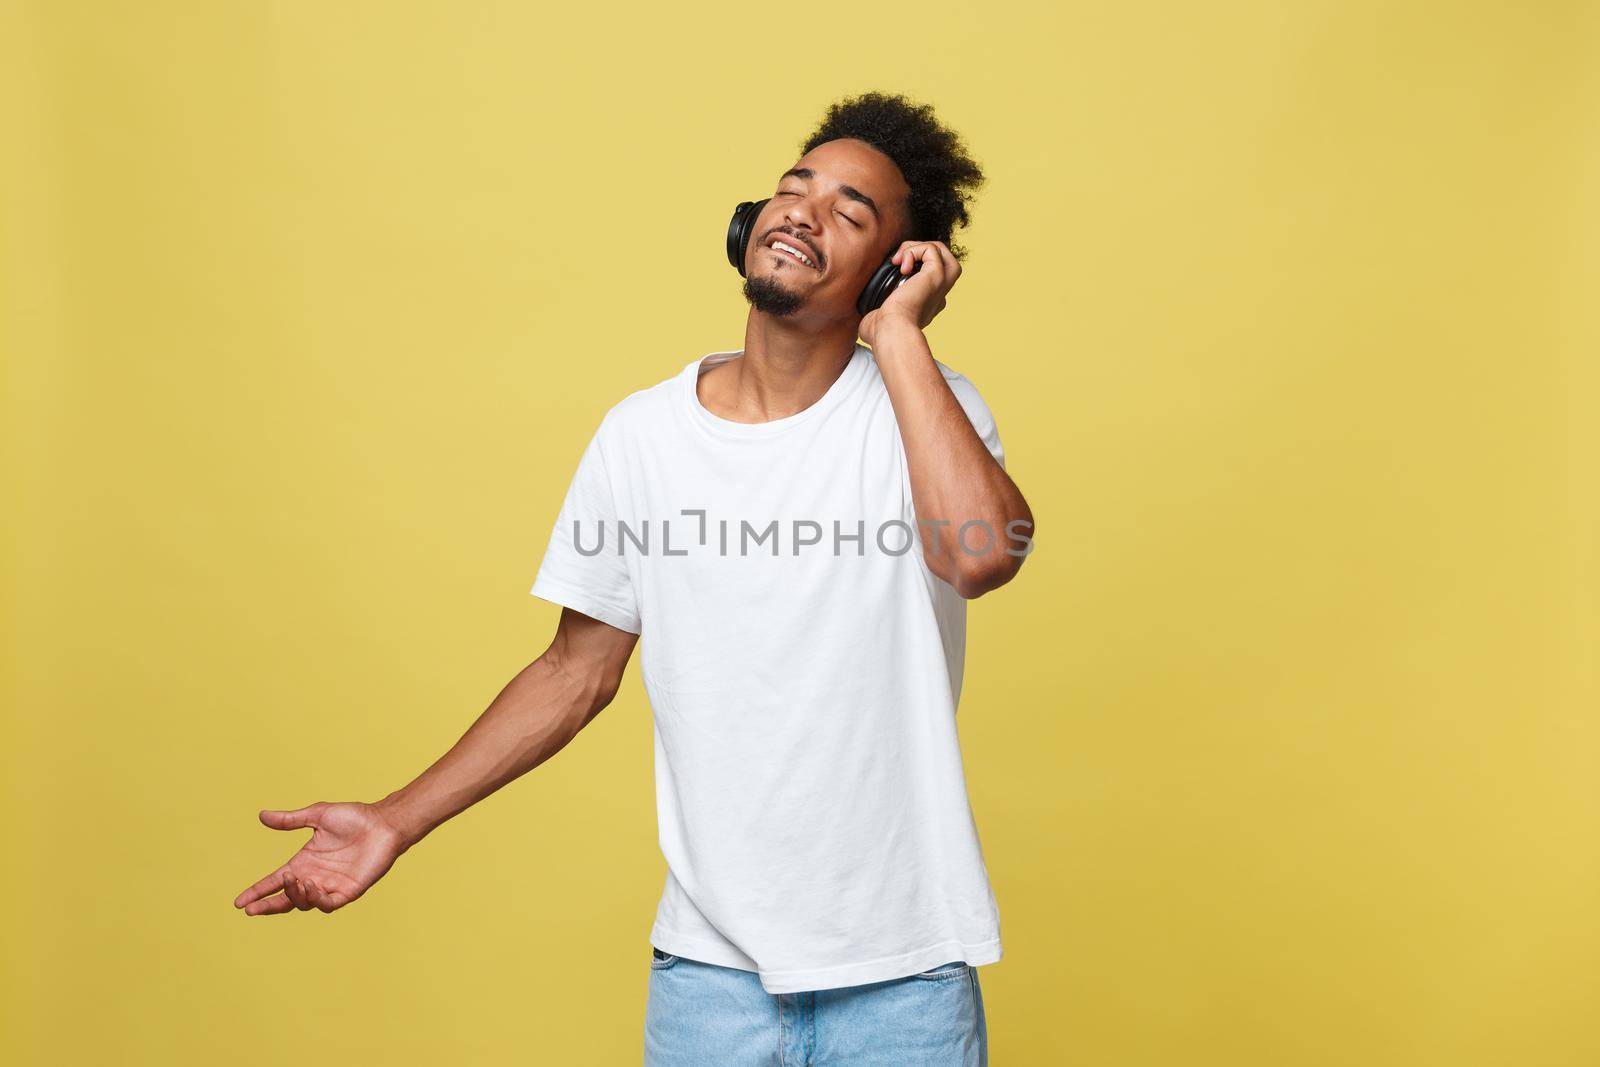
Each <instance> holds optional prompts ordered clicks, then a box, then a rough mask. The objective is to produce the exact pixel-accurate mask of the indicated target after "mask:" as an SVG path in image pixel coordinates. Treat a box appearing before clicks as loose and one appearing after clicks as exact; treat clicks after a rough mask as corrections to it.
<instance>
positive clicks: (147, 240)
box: [0, 2, 1600, 1067]
mask: <svg viewBox="0 0 1600 1067" xmlns="http://www.w3.org/2000/svg"><path fill="white" fill-rule="evenodd" d="M0 12H3V14H0V41H3V42H4V44H3V46H0V47H3V54H0V108H3V112H0V118H3V129H4V141H3V144H4V152H5V158H4V160H3V161H0V162H3V167H0V183H3V185H0V192H3V202H0V203H3V211H4V215H3V231H0V240H3V259H0V269H3V275H0V287H3V305H0V331H3V332H0V343H3V345H4V355H5V401H4V410H3V417H4V431H3V432H4V438H5V454H6V458H5V462H6V478H7V480H6V485H5V498H4V503H5V510H6V521H5V524H4V525H5V542H4V549H3V560H4V567H5V573H4V579H5V604H6V607H5V612H4V620H5V626H6V632H5V654H6V662H5V692H4V695H5V703H6V718H5V727H4V728H5V737H4V751H5V767H4V770H5V790H6V793H5V804H4V809H5V818H6V826H5V833H6V838H5V844H6V856H5V868H6V873H5V875H4V878H3V885H4V895H5V903H4V909H3V914H4V919H3V930H0V933H3V938H4V944H5V949H4V959H5V963H4V966H5V989H4V1001H3V1005H4V1007H3V1010H4V1018H3V1019H0V1032H3V1035H4V1036H3V1038H0V1042H3V1045H0V1058H4V1059H6V1060H7V1062H12V1063H30V1064H31V1063H41V1064H44V1063H49V1064H57V1063H60V1064H68V1063H73V1064H78V1063H138V1064H191V1063H192V1064H213V1063H231V1064H283V1063H310V1064H318V1065H322V1064H330V1063H353V1064H367V1063H374V1064H375V1063H396V1064H400V1063H405V1064H424V1063H434V1062H443V1063H474V1064H476V1063H484V1064H495V1063H541V1064H558V1063H559V1064H567V1063H572V1064H625V1063H637V1062H638V1057H639V1052H640V1045H641V1038H640V1033H641V1028H642V1020H643V1012H644V1003H645V1001H644V998H645V989H646V971H647V966H648V964H647V959H648V951H649V950H648V947H647V944H646V937H647V934H648V931H649V926H650V921H651V919H652V918H653V915H654V907H655V902H656V898H657V895H658V894H659V892H660V888H661V879H662V877H663V873H664V868H663V865H662V861H661V859H660V855H659V853H658V851H657V848H656V825H655V814H654V808H653V792H652V779H651V773H652V772H651V763H650V755H651V748H650V729H649V708H648V706H647V704H646V703H645V700H644V695H643V690H642V688H641V687H640V685H639V683H638V681H637V675H636V673H634V670H633V669H632V668H630V672H629V678H628V681H627V682H626V683H625V686H624V689H623V692H622V694H621V696H620V697H619V699H618V700H617V702H616V703H615V704H614V705H613V706H612V707H611V708H610V709H609V710H607V711H606V712H605V713H604V714H603V715H601V716H600V718H598V719H597V720H596V721H595V722H594V724H593V725H592V726H591V727H590V728H589V729H588V730H586V731H585V732H584V733H583V734H582V735H580V736H579V738H578V740H577V741H576V742H575V743H574V744H573V746H572V747H571V748H569V749H568V750H567V751H565V752H563V753H561V754H560V755H559V756H557V757H556V758H555V759H554V760H553V761H552V762H550V763H549V764H547V765H546V766H544V767H543V768H541V769H540V770H538V771H535V772H534V773H533V774H531V775H529V776H528V777H527V778H525V779H524V780H522V781H520V782H518V783H516V784H515V785H513V786H511V787H509V788H508V789H506V790H505V791H503V792H502V793H500V794H499V795H497V796H495V797H493V798H492V799H490V800H489V801H487V802H486V803H484V804H483V805H481V806H480V807H478V808H475V809H474V810H472V811H470V812H469V813H467V814H466V815H464V816H462V817H461V818H460V819H458V820H456V821H455V822H453V823H451V824H448V825H447V826H446V827H445V828H443V829H442V830H440V831H439V832H438V833H437V834H436V835H435V836H434V837H432V838H430V839H429V840H427V841H426V842H424V843H423V844H422V845H421V846H420V847H419V848H418V849H416V850H415V851H413V852H412V853H410V854H409V855H407V856H406V857H405V858H404V859H402V860H401V862H400V864H399V866H397V867H396V869H395V870H394V871H393V872H392V873H391V874H390V876H389V877H388V878H387V879H386V880H385V881H384V882H382V883H380V885H379V886H378V887H377V888H376V889H375V890H374V891H373V892H372V893H371V894H370V895H369V896H368V897H366V898H365V899H363V900H361V901H360V902H358V903H357V904H355V905H354V906H352V907H350V908H349V909H347V910H345V911H343V912H339V913H336V914H334V915H332V916H323V915H320V914H315V913H313V914H291V915H288V916H282V917H276V918H263V919H247V918H245V917H243V916H242V915H240V914H239V913H238V912H236V911H234V909H233V908H232V907H231V901H232V898H233V896H234V895H235V894H236V893H238V892H239V891H240V889H242V888H243V887H244V886H245V885H247V884H248V883H249V882H251V881H253V880H254V879H255V878H257V877H259V876H260V875H262V874H265V873H267V872H268V871H270V870H271V869H273V867H274V866H276V865H277V864H278V863H280V862H281V861H282V860H283V859H284V858H286V857H287V856H288V855H289V853H290V851H292V849H293V848H294V847H296V846H297V845H298V844H299V842H300V841H301V840H302V838H303V837H304V835H303V833H299V832H296V833H293V834H284V833H277V832H274V831H270V830H267V829H265V828H263V827H261V826H260V825H259V824H258V823H257V822H256V811H257V810H258V809H259V808H261V807H297V806H300V805H303V804H307V803H310V802H312V801H315V800H319V799H327V800H339V799H364V800H373V799H377V798H378V797H380V796H382V795H383V794H384V793H386V792H388V791H389V790H391V789H393V788H395V787H397V786H399V785H401V784H403V783H404V782H405V781H407V780H408V779H409V778H410V777H411V776H412V775H414V774H416V773H417V772H419V771H420V770H422V768H423V767H424V766H426V765H427V763H428V762H429V761H431V760H432V759H433V758H434V757H436V756H437V755H438V754H439V753H441V752H442V751H444V749H445V748H446V747H448V745H449V744H451V743H452V742H453V741H454V740H455V739H456V738H457V737H458V736H459V734H460V733H461V731H463V730H464V729H465V728H466V727H467V725H468V724H469V723H470V722H471V720H472V719H473V718H474V717H475V716H476V715H477V714H478V712H479V711H481V710H482V708H483V707H484V706H486V705H487V704H488V702H489V701H490V700H491V699H492V698H493V697H494V695H495V694H496V693H497V692H498V691H499V689H500V687H501V685H503V684H504V683H505V681H507V680H508V679H509V678H510V677H511V676H512V675H513V674H514V673H515V672H516V671H517V670H518V669H520V668H521V667H522V666H523V665H525V664H526V663H527V662H528V661H529V660H530V659H532V658H533V657H534V656H536V655H537V654H538V653H539V652H540V651H542V650H543V648H544V647H545V643H546V642H547V640H548V638H549V636H550V634H551V632H552V627H553V624H554V622H555V619H556V611H557V609H555V608H554V607H552V606H550V605H548V604H545V603H543V602H542V601H539V600H536V599H534V598H531V597H530V596H529V595H528V593H527V587H528V585H529V584H530V583H531V581H532V578H533V574H534V571H535V569H536V568H537V565H538V562H539V558H540V556H541V554H542V552H543V549H544V546H545V543H546V539H547V537H548V536H549V533H550V526H551V523H552V521H553V519H554V517H555V513H556V510H557V508H558V507H559V505H560V501H561V498H562V494H563V493H564V491H565V488H566V485H567V482H568V480H569V479H570V477H571V475H572V472H573V470H574V468H575V465H576V463H577V459H578V455H579V453H580V451H581V450H582V447H583V444H584V442H585V441H586V439H587V436H588V435H589V434H590V433H591V432H592V431H593V428H594V426H595V425H596V423H597V422H598V420H599V417H600V416H601V414H602V413H603V412H604V411H605V410H606V409H607V408H608V407H609V406H610V405H611V404H613V403H615V402H616V401H617V400H619V399H621V397H622V396H624V395H626V394H627V393H629V392H631V391H633V390H635V389H638V388H642V387H644V386H646V385H650V384H653V383H655V382H657V381H660V380H661V379H663V378H665V377H667V376H669V375H671V374H673V373H675V372H676V371H677V370H679V369H681V368H682V366H683V365H684V363H685V362H687V361H688V360H689V359H691V358H693V357H695V356H696V355H702V354H704V353H706V352H710V351H713V350H716V349H720V348H735V347H738V346H739V344H740V343H741V342H742V338H743V322H744V314H745V310H746V308H745V304H744V302H743V300H742V299H741V297H740V296H739V292H738V278H737V276H736V275H735V274H734V272H733V271H732V270H730V269H729V268H728V266H727V264H726V262H725V260H724V259H723V254H722V247H721V245H722V237H723V231H724V228H725V226H726V223H727V219H728V214H729V211H730V210H731V208H732V207H733V205H734V203H735V202H737V201H739V200H741V199H747V198H752V197H756V196H764V195H767V193H768V192H770V190H771V188H772V185H773V183H774V182H775V180H776V177H777V175H778V173H779V172H780V171H781V170H782V169H783V168H785V167H787V166H788V165H789V164H790V163H792V162H793V160H794V158H795V156H796V154H797V153H796V151H795V150H796V147H797V145H798V143H799V141H800V140H801V138H802V137H803V136H804V135H805V134H806V133H807V132H809V130H810V129H811V127H812V125H813V124H814V123H815V122H816V120H817V119H818V118H819V117H820V115H821V113H822V111H823V109H824V107H825V106H826V104H827V103H828V102H830V101H831V100H833V99H835V98H837V97H839V96H841V95H844V94H846V93H852V92H857V91H860V90H863V89H868V88H884V89H889V90H898V91H905V92H908V93H910V94H912V95H913V96H914V97H916V98H918V99H921V100H926V101H928V102H930V103H932V104H934V105H935V106H936V108H937V109H938V110H939V112H940V114H941V115H942V116H943V118H944V119H945V120H946V121H947V122H949V123H950V124H951V125H953V126H954V127H955V128H956V129H957V130H959V131H961V132H962V133H963V134H964V135H965V136H966V137H967V139H968V140H969V142H970V144H971V146H972V149H973V151H974V153H975V154H976V156H977V157H978V159H979V160H980V161H981V162H982V163H983V165H984V166H985V167H986V169H987V171H988V174H989V178H990V180H989V183H988V185H987V187H986V188H985V190H984V191H983V193H982V195H981V198H980V199H979V201H978V203H977V206H976V209H975V216H974V219H975V221H974V225H973V226H972V228H971V229H970V230H968V231H966V234H965V238H964V239H965V241H966V243H967V244H968V245H969V246H970V248H971V249H972V254H971V256H970V258H969V259H968V261H967V263H966V269H965V273H964V274H963V276H962V279H961V282H960V284H959V285H958V287H957V288H956V290H955V291H954V293H953V294H952V297H951V301H950V305H949V308H948V309H947V310H946V312H945V313H944V314H943V316H941V318H940V319H939V321H938V322H936V323H935V324H934V326H933V327H932V328H931V330H930V337H931V338H932V341H933V346H934V351H935V353H936V354H937V355H938V356H939V357H940V358H941V359H943V360H945V361H946V362H947V363H949V364H950V365H952V366H954V367H955V368H956V369H958V370H961V371H963V372H965V373H967V374H968V375H969V376H970V377H971V378H972V380H973V381H974V382H975V383H976V384H977V385H978V387H979V388H980V389H981V390H982V391H983V393H984V396H985V397H986V399H987V400H988V402H989V404H990V405H991V407H992V408H993V410H994V412H995V414H996V416H997V420H998V422H999V426H1000V431H1001V433H1002V435H1003V437H1004V441H1005V444H1006V448H1007V452H1008V457H1009V459H1010V469H1011V471H1012V473H1013V475H1014V476H1015V477H1016V478H1017V480H1018V482H1019V484H1020V485H1021V486H1022V487H1023V489H1024V491H1025V492H1026V494H1027V496H1028V498H1029V500H1030V502H1031V504H1032V506H1033V509H1034V511H1035V513H1036V514H1037V516H1038V519H1039V524H1040V539H1039V544H1038V550H1037V552H1036V554H1035V555H1034V557H1033V558H1032V560H1031V561H1030V563H1029V565H1028V566H1027V567H1026V568H1025V569H1024V571H1023V572H1022V575H1021V576H1020V578H1019V580H1018V581H1017V582H1016V583H1015V584H1013V585H1011V586H1009V587H1007V588H1005V589H1002V590H1000V591H998V592H996V593H994V594H992V595H990V596H988V597H985V598H983V599H982V600H980V601H978V602H976V603H974V604H973V606H972V609H971V626H972V631H971V639H970V660H969V669H968V681H967V688H966V691H965V694H964V700H963V704H962V710H961V717H960V722H961V726H962V734H963V743H964V746H965V754H966V761H967V770H968V779H969V785H970V793H971V796H972V800H973V804H974V807H975V811H976V815H977V819H978V824H979V828H980V831H981V834H982V839H983V842H984V848H985V855H986V858H987V860H988V862H989V865H990V871H991V874H992V876H993V880H994V885H995V890H996V893H997V895H998V899H999V902H1000V908H1001V921H1002V933H1003V937H1004V941H1005V957H1004V959H1003V960H1002V961H1001V962H1000V963H998V964H996V965H994V966H992V967H985V968H983V969H982V971H981V972H980V975H981V978H982V983H983V989H984V993H985V997H986V1005H987V1008H988V1012H989V1025H990V1032H991V1042H992V1054H993V1057H994V1059H993V1062H994V1063H995V1064H997V1065H998V1067H1016V1065H1022V1064H1081V1065H1086V1067H1087V1065H1093V1067H1145V1065H1149V1067H1171V1065H1176V1064H1182V1065H1185V1067H1210V1065H1218V1067H1223V1065H1227V1067H1239V1065H1263V1067H1266V1065H1272V1067H1279V1065H1294V1067H1322V1065H1341V1067H1345V1065H1348V1067H1358V1065H1359V1067H1388V1065H1394V1067H1402V1065H1403V1067H1417V1065H1435V1064H1437V1065H1448V1067H1476V1065H1508V1064H1515V1065H1517V1067H1557V1065H1560V1067H1569V1065H1570V1067H1579V1065H1593V1064H1595V1063H1597V1062H1600V1013H1597V1011H1596V1005H1597V993H1600V988H1597V987H1600V919H1597V902H1600V843H1597V842H1600V834H1597V829H1600V759H1597V753H1600V724H1597V700H1596V697H1597V690H1596V676H1595V647H1596V643H1597V638H1600V627H1597V623H1596V614H1597V613H1596V604H1597V592H1600V584H1597V583H1600V578H1597V573H1596V553H1595V547H1596V543H1595V538H1596V529H1597V525H1596V516H1597V492H1596V487H1597V485H1600V441H1597V433H1596V430H1595V425H1594V419H1595V415H1596V400H1597V390H1596V386H1597V378H1596V369H1595V363H1594V360H1595V357H1596V353H1597V351H1600V331H1597V329H1596V318H1595V316H1594V313H1593V301H1594V298H1595V294H1596V293H1597V292H1600V195H1597V192H1596V191H1597V189H1600V78H1597V69H1600V18H1597V16H1596V9H1595V8H1594V7H1593V5H1586V4H1583V3H1576V2H1574V3H1509V2H1507V3H1487V2H1471V3H1437V4H1420V3H1404V4H1396V3H1385V2H1360V3H1342V4H1341V3H1327V2H1307V3H1295V4H1268V3H1261V4H1241V3H1222V4H1203V5H1202V4H1178V3H1171V4H1166V5H1151V4H1147V3H1132V4H1099V3H1093V4H1091V3H1077V2H1074V3H1069V4H1064V5H1063V4H1053V3H1052V4H1044V3H1039V4H1030V5H1022V6H1007V5H1003V4H1002V5H996V4H983V5H965V4H959V5H958V4H939V3H920V4H892V5H850V6H845V5H839V6H826V5H805V4H802V5H783V6H769V5H761V4H756V5H751V4H737V5H700V6H696V7H694V8H692V9H690V8H668V7H657V6H639V7H631V8H630V7H613V6H611V5H606V4H578V5H535V4H531V3H530V4H485V3H429V4H415V3H413V4H394V3H333V4H311V3H270V2H253V3H239V2H235V3H220V4H219V3H200V2H195V3H190V4H172V3H146V4H111V3H104V4H85V3H49V2H38V3H31V4H29V3H23V4H18V3H15V2H7V3H5V4H4V5H3V6H0Z"/></svg>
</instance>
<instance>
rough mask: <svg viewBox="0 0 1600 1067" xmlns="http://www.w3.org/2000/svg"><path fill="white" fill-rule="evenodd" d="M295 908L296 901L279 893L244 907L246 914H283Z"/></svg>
mask: <svg viewBox="0 0 1600 1067" xmlns="http://www.w3.org/2000/svg"><path fill="white" fill-rule="evenodd" d="M293 910H294V901H292V900H290V899H289V898H288V897H286V896H284V895H283V894H282V893H277V894H275V895H273V896H270V897H267V898H265V899H263V900H258V901H256V902H255V903H253V904H251V905H249V906H248V907H246V908H245V909H244V913H245V914H246V915H281V914H283V913H284V912H286V911H293Z"/></svg>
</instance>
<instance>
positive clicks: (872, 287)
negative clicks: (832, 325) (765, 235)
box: [728, 197, 911, 318]
mask: <svg viewBox="0 0 1600 1067" xmlns="http://www.w3.org/2000/svg"><path fill="white" fill-rule="evenodd" d="M768 199H771V198H770V197H769V198H768ZM766 206H767V201H766V200H746V201H745V202H744V203H742V204H740V205H739V206H738V207H736V208H734V209H733V221H732V222H730V223H728V262H729V263H731V264H733V268H734V269H735V270H737V271H738V272H739V277H741V278H742V277H744V254H745V249H746V248H748V247H749V244H750V235H751V234H752V233H753V232H754V230H755V228H756V216H758V215H760V214H761V209H762V208H764V207H766ZM910 276H911V275H909V274H907V275H902V274H901V273H900V265H899V264H897V263H895V262H894V261H893V260H889V259H886V260H884V261H883V264H882V266H880V267H879V268H878V269H877V270H875V271H873V272H872V277H871V278H870V279H868V281H867V287H866V288H865V289H863V290H861V295H860V296H859V297H857V298H856V311H857V312H859V313H860V315H861V316H862V318H865V317H866V315H867V313H868V312H869V311H872V310H874V309H875V308H877V307H879V306H880V305H881V304H882V303H883V302H884V301H885V300H887V299H889V294H890V293H892V292H894V291H895V289H897V288H899V285H900V283H901V282H902V281H904V280H905V279H906V278H909V277H910Z"/></svg>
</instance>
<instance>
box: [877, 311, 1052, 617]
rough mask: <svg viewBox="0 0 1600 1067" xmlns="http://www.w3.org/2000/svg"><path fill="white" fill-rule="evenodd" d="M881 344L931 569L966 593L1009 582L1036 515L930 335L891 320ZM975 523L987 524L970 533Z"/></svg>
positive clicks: (882, 333) (879, 332)
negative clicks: (947, 375) (942, 366)
mask: <svg viewBox="0 0 1600 1067" xmlns="http://www.w3.org/2000/svg"><path fill="white" fill-rule="evenodd" d="M874 341H875V343H874V345H873V356H874V359H875V361H876V362H877V364H878V368H879V371H880V373H881V374H882V375H883V379H884V385H885V387H886V388H887V389H888V392H889V400H890V403H891V404H892V405H893V406H894V413H895V421H896V422H897V423H898V424H899V427H900V438H901V440H902V442H903V443H904V445H905V450H906V462H907V465H908V467H909V476H910V481H911V495H912V503H913V507H914V509H915V512H916V517H917V523H918V532H919V533H920V534H921V535H922V538H923V542H924V545H925V548H926V555H927V557H928V565H929V567H930V569H932V570H933V571H934V573H936V574H938V575H939V576H940V577H943V578H945V579H946V580H947V581H950V582H951V583H952V584H953V585H956V586H957V588H958V589H960V590H961V591H962V594H963V595H964V596H975V595H978V594H979V593H982V592H986V591H987V590H989V589H992V588H994V587H995V586H997V585H1001V584H1003V583H1004V582H1005V581H1008V580H1009V579H1010V578H1011V576H1012V575H1013V574H1015V572H1016V570H1017V568H1018V567H1019V566H1020V565H1021V556H1020V555H1018V554H1015V553H1020V552H1022V544H1021V543H1020V542H1021V540H1022V539H1024V538H1031V536H1032V534H1033V512H1032V511H1031V510H1030V509H1029V508H1028V503H1027V501H1026V500H1025V499H1024V498H1023V496H1022V492H1021V490H1019V489H1018V488H1017V485H1016V483H1015V482H1013V481H1012V480H1011V476H1010V475H1008V474H1007V473H1006V471H1005V468H1003V467H1002V466H1000V464H999V463H998V462H996V460H995V458H994V456H992V455H990V453H989V449H988V447H987V446H986V445H985V444H984V443H983V439H982V438H980V437H979V436H978V433H977V431H976V430H974V429H973V427H972V423H971V422H970V421H969V420H968V418H967V416H966V412H965V411H963V410H962V408H961V403H960V401H958V400H957V399H956V397H955V394H954V393H952V392H951V391H950V386H949V384H948V383H946V382H945V380H944V375H943V374H942V373H941V372H940V370H939V367H938V365H937V364H935V363H934V360H933V352H932V349H931V348H930V347H929V346H928V340H927V337H926V335H924V334H923V332H922V331H921V330H920V329H918V328H917V326H916V325H915V324H914V323H912V322H910V321H892V322H885V323H882V324H881V325H879V327H878V330H877V332H876V336H875V338H874ZM968 523H973V524H981V525H976V526H975V528H969V529H968V530H967V531H966V533H965V534H964V535H963V533H962V527H963V525H964V524H968ZM1008 549H1009V550H1010V551H1009V552H1008V551H1007V550H1008Z"/></svg>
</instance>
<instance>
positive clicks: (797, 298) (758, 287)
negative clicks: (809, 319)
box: [744, 276, 805, 317]
mask: <svg viewBox="0 0 1600 1067" xmlns="http://www.w3.org/2000/svg"><path fill="white" fill-rule="evenodd" d="M744 298H745V299H746V300H748V301H750V306H751V307H753V308H755V309H756V310H757V311H762V312H765V313H766V314H768V315H777V316H780V317H781V316H784V315H793V314H794V313H795V312H796V311H799V310H800V308H801V306H802V305H804V304H805V297H803V296H802V295H801V294H799V293H796V292H794V291H793V290H790V289H785V288H784V287H783V286H781V285H779V284H778V283H777V282H775V281H773V280H772V279H771V278H767V277H755V276H751V277H747V278H746V279H745V280H744Z"/></svg>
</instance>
